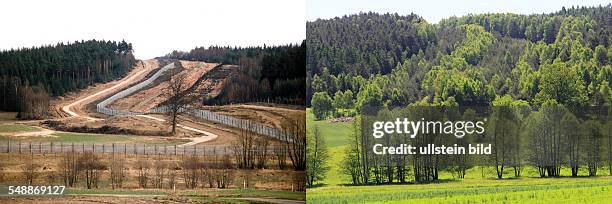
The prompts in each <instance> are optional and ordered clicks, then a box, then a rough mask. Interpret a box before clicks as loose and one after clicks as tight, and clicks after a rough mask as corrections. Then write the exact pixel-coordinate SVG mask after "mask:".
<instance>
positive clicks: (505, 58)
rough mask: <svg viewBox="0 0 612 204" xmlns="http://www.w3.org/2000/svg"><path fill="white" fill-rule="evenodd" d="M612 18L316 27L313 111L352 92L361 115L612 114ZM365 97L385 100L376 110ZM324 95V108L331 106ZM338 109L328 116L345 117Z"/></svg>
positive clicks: (590, 10)
mask: <svg viewBox="0 0 612 204" xmlns="http://www.w3.org/2000/svg"><path fill="white" fill-rule="evenodd" d="M610 16H612V5H607V6H597V7H572V8H562V9H561V10H560V11H558V12H555V13H550V14H534V15H518V14H510V13H507V14H479V15H467V16H462V17H451V18H448V19H443V20H441V21H440V22H439V23H437V24H431V23H428V22H426V21H425V20H424V19H423V18H421V17H419V16H417V15H414V14H412V15H408V16H402V15H398V14H377V13H359V14H354V15H348V16H343V17H336V18H333V19H319V20H316V21H313V22H308V23H307V29H306V30H307V36H308V38H307V40H306V44H307V46H308V51H307V80H306V81H307V96H306V101H307V103H308V106H310V105H311V103H315V102H314V101H313V100H315V98H313V96H315V95H317V94H316V93H321V94H326V95H327V96H329V97H333V96H335V95H337V94H338V93H342V94H343V93H345V92H346V91H348V90H350V91H351V93H352V95H353V96H354V98H353V99H352V101H353V102H354V103H355V104H356V106H357V107H356V108H357V109H359V108H360V106H361V105H363V103H361V102H368V103H369V102H373V103H380V104H381V105H384V106H386V107H405V106H407V105H410V104H415V103H420V104H432V105H460V106H489V105H492V102H493V101H494V100H495V99H496V98H498V97H502V96H505V95H508V96H510V97H511V98H512V100H521V101H526V102H528V103H529V104H530V105H531V106H532V107H539V106H541V104H542V103H544V102H545V101H547V100H555V101H557V102H559V103H560V104H564V105H571V106H584V105H605V104H608V105H609V104H610V103H611V102H612V94H611V93H612V92H611V90H610V86H611V80H612V65H611V61H612V48H611V47H610V44H611V43H612V42H611V40H612V35H610V33H611V32H612V20H611V18H610ZM363 91H368V92H371V91H374V92H375V93H381V94H382V97H380V98H379V99H376V98H374V101H372V100H371V99H367V97H370V98H371V96H370V94H361V92H363ZM321 94H319V95H318V97H316V99H319V98H322V99H325V98H326V97H324V96H322V95H321ZM376 100H380V101H376ZM317 103H318V102H317ZM318 104H321V103H318ZM323 104H324V103H323ZM317 108H318V107H313V111H314V112H318V113H321V111H319V110H317ZM338 108H342V107H333V108H332V109H329V111H323V112H326V113H327V114H323V115H324V116H327V117H329V116H332V115H334V114H336V116H338V111H334V110H335V109H338ZM324 109H325V107H324ZM341 113H342V112H341ZM343 113H347V112H343ZM349 113H353V114H354V112H349ZM319 115H321V114H319ZM340 115H342V114H340ZM319 119H321V118H320V117H319Z"/></svg>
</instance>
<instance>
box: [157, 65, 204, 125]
mask: <svg viewBox="0 0 612 204" xmlns="http://www.w3.org/2000/svg"><path fill="white" fill-rule="evenodd" d="M186 79H187V73H178V74H174V73H171V76H170V79H169V80H168V83H167V84H168V85H167V88H166V90H164V93H163V96H164V98H165V99H166V101H165V103H164V104H165V105H166V107H167V108H168V110H167V112H166V115H167V116H168V117H169V118H170V121H169V122H170V123H171V125H172V135H175V134H176V123H177V117H178V115H180V114H181V113H182V112H183V111H184V110H185V108H187V106H189V104H191V103H192V102H194V100H195V99H196V98H195V97H194V95H195V94H194V92H193V91H191V90H189V87H188V84H187V83H186Z"/></svg>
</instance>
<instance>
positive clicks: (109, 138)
mask: <svg viewBox="0 0 612 204" xmlns="http://www.w3.org/2000/svg"><path fill="white" fill-rule="evenodd" d="M6 140H11V141H15V142H75V143H139V144H168V145H174V144H183V143H186V142H189V140H187V139H175V138H162V137H147V136H130V135H110V134H88V133H69V132H60V133H53V134H52V135H51V136H44V137H34V136H33V137H14V136H3V135H1V134H0V141H6Z"/></svg>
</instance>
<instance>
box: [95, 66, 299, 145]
mask: <svg viewBox="0 0 612 204" xmlns="http://www.w3.org/2000/svg"><path fill="white" fill-rule="evenodd" d="M174 68H175V66H174V63H170V64H168V65H166V66H164V67H162V68H161V69H160V70H158V71H157V72H156V73H155V74H153V76H151V77H150V78H149V79H147V80H145V81H143V82H140V83H138V84H136V85H134V86H132V87H129V88H127V89H125V90H123V91H120V92H119V93H116V94H114V95H112V96H111V97H109V98H107V99H105V100H104V101H102V102H100V103H98V104H97V105H96V110H97V111H98V112H100V113H103V114H106V115H114V116H135V115H143V114H145V113H141V112H131V111H121V110H116V109H112V108H108V107H107V106H108V105H109V104H111V103H113V102H115V101H116V100H119V99H121V98H123V97H126V96H128V95H130V94H133V93H135V92H137V91H138V90H140V89H142V88H144V87H147V86H149V85H151V84H152V83H153V82H154V81H155V80H156V79H157V78H159V77H160V76H161V75H162V74H163V73H164V72H166V71H168V70H170V69H174ZM167 111H168V107H165V106H161V107H156V108H153V109H151V110H150V111H149V113H165V112H167ZM181 111H183V112H187V113H188V114H190V115H192V116H194V117H198V118H201V119H204V120H209V121H213V122H217V123H221V124H224V125H228V126H230V127H235V128H239V129H243V130H249V131H251V132H254V133H257V134H261V135H266V136H269V137H272V138H275V139H279V140H285V141H286V140H289V141H291V138H290V137H285V136H286V135H285V133H283V132H282V131H281V130H279V129H276V128H272V127H269V126H265V125H263V124H259V123H255V122H251V121H249V120H243V119H238V118H234V117H230V116H226V115H221V114H216V113H213V112H210V111H206V110H199V109H195V108H187V110H181Z"/></svg>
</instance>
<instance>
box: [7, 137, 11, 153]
mask: <svg viewBox="0 0 612 204" xmlns="http://www.w3.org/2000/svg"><path fill="white" fill-rule="evenodd" d="M10 151H11V140H7V141H6V153H9V152H10Z"/></svg>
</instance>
